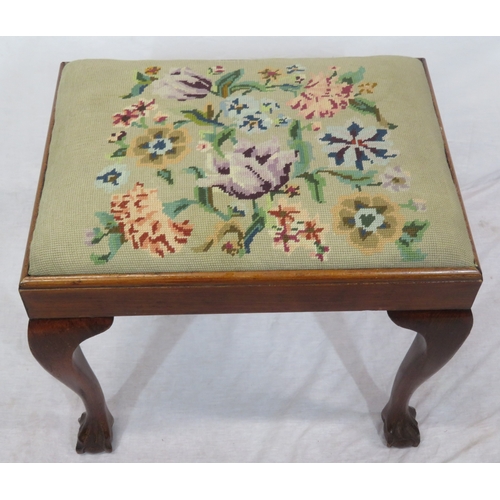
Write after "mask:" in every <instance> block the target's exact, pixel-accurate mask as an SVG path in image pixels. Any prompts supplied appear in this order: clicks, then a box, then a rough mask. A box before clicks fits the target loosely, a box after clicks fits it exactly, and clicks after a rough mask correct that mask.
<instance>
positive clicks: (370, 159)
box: [319, 122, 398, 170]
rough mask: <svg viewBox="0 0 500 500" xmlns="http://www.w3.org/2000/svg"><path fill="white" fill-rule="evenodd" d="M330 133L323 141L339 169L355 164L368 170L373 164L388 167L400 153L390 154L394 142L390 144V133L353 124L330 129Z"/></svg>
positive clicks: (392, 152) (358, 167)
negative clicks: (391, 159) (388, 136)
mask: <svg viewBox="0 0 500 500" xmlns="http://www.w3.org/2000/svg"><path fill="white" fill-rule="evenodd" d="M326 130H327V133H326V134H325V135H323V136H322V137H320V138H319V141H320V142H323V143H325V147H324V150H325V151H326V152H327V153H328V157H329V158H330V159H331V160H332V161H333V162H335V165H337V166H345V167H350V166H352V165H355V166H356V168H357V169H358V170H365V169H366V168H369V167H370V165H374V164H375V165H385V164H387V162H388V161H389V159H390V158H394V157H396V156H397V155H398V151H390V150H389V149H388V147H390V146H392V142H389V141H386V140H385V137H386V135H387V134H388V130H386V129H382V128H376V127H373V126H372V127H362V126H361V125H360V124H358V123H356V122H352V123H351V124H350V125H347V126H346V127H327V129H326Z"/></svg>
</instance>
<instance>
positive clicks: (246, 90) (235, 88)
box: [229, 82, 273, 95]
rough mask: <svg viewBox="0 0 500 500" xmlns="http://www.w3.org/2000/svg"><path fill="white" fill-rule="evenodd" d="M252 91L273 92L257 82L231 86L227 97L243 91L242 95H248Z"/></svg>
mask: <svg viewBox="0 0 500 500" xmlns="http://www.w3.org/2000/svg"><path fill="white" fill-rule="evenodd" d="M252 90H257V91H259V92H268V91H269V90H273V89H271V88H269V87H266V86H265V85H262V83H257V82H240V83H237V84H235V85H231V86H230V87H229V95H231V94H234V93H235V92H240V91H243V93H244V94H248V93H249V92H251V91H252Z"/></svg>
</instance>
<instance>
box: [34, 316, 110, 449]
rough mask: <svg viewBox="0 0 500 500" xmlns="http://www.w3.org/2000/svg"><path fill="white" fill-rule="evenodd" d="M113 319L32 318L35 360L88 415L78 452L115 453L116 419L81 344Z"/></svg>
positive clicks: (83, 422) (81, 431)
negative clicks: (68, 392) (114, 427)
mask: <svg viewBox="0 0 500 500" xmlns="http://www.w3.org/2000/svg"><path fill="white" fill-rule="evenodd" d="M112 323H113V318H80V319H32V320H30V322H29V324H28V342H29V346H30V349H31V352H32V353H33V356H34V357H35V358H36V360H37V361H38V362H39V363H40V364H41V365H42V366H43V367H44V368H45V369H46V370H47V371H48V372H49V373H50V374H51V375H52V376H54V377H55V378H57V379H58V380H60V381H61V382H62V383H63V384H65V385H67V386H68V387H69V388H70V389H72V390H73V391H74V392H76V393H77V394H78V396H80V398H81V399H82V401H83V403H84V405H85V412H84V413H83V414H82V416H81V417H80V419H79V423H80V429H79V431H78V438H77V444H76V451H77V453H85V452H89V453H99V452H101V451H108V452H110V451H111V450H112V444H111V442H112V439H113V432H112V426H113V417H112V415H111V413H110V412H109V410H108V407H107V405H106V401H105V400H104V394H103V392H102V389H101V386H100V385H99V382H98V380H97V378H96V376H95V375H94V372H93V371H92V369H91V368H90V366H89V364H88V363H87V360H86V359H85V356H84V355H83V352H82V350H81V349H80V344H81V343H82V342H83V341H84V340H87V339H89V338H91V337H93V336H95V335H98V334H99V333H102V332H104V331H106V330H107V329H108V328H109V327H110V326H111V324H112Z"/></svg>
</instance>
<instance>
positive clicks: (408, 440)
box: [382, 406, 420, 448]
mask: <svg viewBox="0 0 500 500" xmlns="http://www.w3.org/2000/svg"><path fill="white" fill-rule="evenodd" d="M386 408H387V407H386ZM386 408H384V410H383V411H382V421H383V422H384V436H385V439H386V441H387V446H388V447H389V448H391V447H394V448H409V447H410V446H418V445H419V444H420V431H419V430H418V422H417V420H416V418H415V417H416V416H417V412H416V411H415V408H413V407H411V406H409V407H408V410H407V411H406V412H405V413H397V414H393V415H391V414H390V412H389V411H388V410H387V409H386Z"/></svg>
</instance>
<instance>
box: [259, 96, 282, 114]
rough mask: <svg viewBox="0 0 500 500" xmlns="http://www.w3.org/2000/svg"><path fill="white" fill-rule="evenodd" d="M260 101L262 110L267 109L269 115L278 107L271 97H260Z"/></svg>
mask: <svg viewBox="0 0 500 500" xmlns="http://www.w3.org/2000/svg"><path fill="white" fill-rule="evenodd" d="M260 102H261V103H262V110H263V111H267V112H268V113H269V114H270V115H272V114H273V113H274V112H275V111H276V110H278V109H280V105H279V104H278V103H277V102H276V101H273V100H271V99H262V100H261V101H260Z"/></svg>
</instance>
